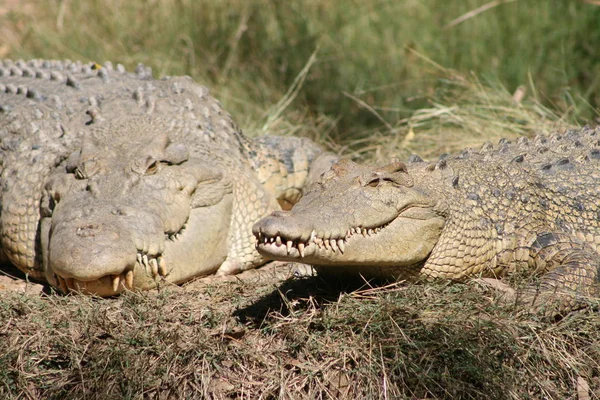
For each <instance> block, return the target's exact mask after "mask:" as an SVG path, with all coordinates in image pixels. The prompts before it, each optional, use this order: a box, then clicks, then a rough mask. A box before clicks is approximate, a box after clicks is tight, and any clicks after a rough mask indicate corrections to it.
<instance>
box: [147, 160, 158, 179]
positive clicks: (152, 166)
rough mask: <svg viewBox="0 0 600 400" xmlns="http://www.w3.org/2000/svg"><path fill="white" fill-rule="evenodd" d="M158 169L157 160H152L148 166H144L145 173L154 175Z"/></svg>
mask: <svg viewBox="0 0 600 400" xmlns="http://www.w3.org/2000/svg"><path fill="white" fill-rule="evenodd" d="M156 171H158V161H156V160H154V161H152V163H151V164H150V165H148V167H147V168H146V175H154V174H156Z"/></svg>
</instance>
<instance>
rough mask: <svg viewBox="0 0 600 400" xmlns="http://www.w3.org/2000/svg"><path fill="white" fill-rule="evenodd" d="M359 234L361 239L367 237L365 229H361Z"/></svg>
mask: <svg viewBox="0 0 600 400" xmlns="http://www.w3.org/2000/svg"><path fill="white" fill-rule="evenodd" d="M361 233H362V235H363V237H367V230H366V229H365V228H363V229H362V231H361Z"/></svg>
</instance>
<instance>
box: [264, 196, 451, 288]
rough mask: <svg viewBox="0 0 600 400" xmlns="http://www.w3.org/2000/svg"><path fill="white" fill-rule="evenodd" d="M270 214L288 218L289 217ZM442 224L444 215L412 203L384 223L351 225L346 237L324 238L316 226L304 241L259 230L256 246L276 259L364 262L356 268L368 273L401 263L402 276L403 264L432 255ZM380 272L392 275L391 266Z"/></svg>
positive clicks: (329, 263)
mask: <svg viewBox="0 0 600 400" xmlns="http://www.w3.org/2000/svg"><path fill="white" fill-rule="evenodd" d="M267 218H271V219H277V218H281V219H282V220H283V221H285V220H286V219H287V218H289V217H278V216H270V217H267ZM283 221H282V222H283ZM290 222H291V221H289V220H288V221H285V222H283V223H290ZM275 223H276V221H275ZM443 227H444V219H443V218H442V217H440V216H439V215H437V214H436V213H435V212H433V211H432V210H431V209H429V208H421V207H411V208H408V209H406V210H404V212H403V213H400V214H399V215H398V216H397V217H396V218H394V219H393V220H391V221H390V222H387V223H385V224H383V225H381V226H373V227H369V228H366V227H365V228H362V227H350V228H348V230H347V231H346V235H345V236H343V237H330V238H329V239H323V238H321V237H319V236H317V234H316V231H315V230H313V231H312V232H311V234H310V237H309V239H308V240H306V241H303V240H299V239H297V238H296V239H293V238H290V237H285V236H281V235H276V236H275V237H273V236H269V235H268V234H263V233H258V234H257V247H256V248H257V250H258V252H259V253H261V254H262V255H264V256H265V257H268V258H271V259H276V260H286V261H300V262H304V263H308V264H313V265H316V266H327V267H335V266H355V267H361V266H364V267H365V268H354V270H356V271H358V272H360V273H363V274H365V275H379V273H378V271H379V270H378V269H377V268H374V266H377V267H398V268H399V270H398V274H397V275H399V276H400V275H402V273H401V271H402V268H403V267H406V266H413V265H415V264H418V263H420V262H422V261H423V260H425V259H426V258H427V257H428V256H429V254H430V253H431V250H432V249H433V247H434V246H435V244H436V243H437V240H438V238H439V236H440V234H441V231H442V229H443ZM381 274H382V275H385V276H389V274H390V271H389V268H388V269H386V271H385V272H381Z"/></svg>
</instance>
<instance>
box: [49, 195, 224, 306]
mask: <svg viewBox="0 0 600 400" xmlns="http://www.w3.org/2000/svg"><path fill="white" fill-rule="evenodd" d="M231 197H232V196H231V195H227V196H225V198H224V199H223V200H222V201H221V202H219V203H217V204H216V205H214V206H210V207H201V208H196V209H192V210H191V212H190V215H189V218H188V220H187V223H186V225H185V229H182V230H181V231H180V232H179V233H178V234H176V235H167V237H166V238H165V246H164V251H163V253H162V254H160V255H151V254H147V253H143V252H140V251H139V250H138V253H137V256H136V262H134V263H132V264H131V265H124V266H123V269H122V271H121V273H119V274H108V275H104V276H101V277H99V278H95V279H88V280H82V279H81V277H80V278H79V279H77V278H75V277H64V276H60V274H58V273H57V272H56V271H53V270H52V268H50V267H49V266H48V264H50V263H49V261H48V260H47V258H48V252H47V248H48V241H49V238H48V237H47V232H49V229H50V226H49V222H50V221H49V218H46V219H44V220H42V229H41V239H42V240H41V241H42V243H41V245H42V250H43V253H44V254H43V257H44V259H45V261H44V264H45V271H46V280H47V281H48V282H49V283H50V284H51V285H52V286H54V287H56V288H58V289H59V290H60V291H61V292H63V293H69V292H75V293H83V294H91V295H96V296H101V297H110V296H115V295H118V294H119V293H122V292H124V291H126V290H148V289H153V288H155V287H156V286H157V285H158V284H160V283H161V282H162V283H167V282H168V283H174V284H177V283H181V282H185V281H187V280H190V279H192V278H194V277H198V276H205V275H210V274H212V273H214V272H215V271H216V270H217V269H218V267H219V266H220V265H221V263H223V261H224V260H225V257H226V255H227V234H228V232H227V230H224V229H222V227H223V226H224V225H225V223H226V221H227V222H228V219H227V218H228V216H229V215H230V213H231V202H232V198H231ZM133 251H135V249H133Z"/></svg>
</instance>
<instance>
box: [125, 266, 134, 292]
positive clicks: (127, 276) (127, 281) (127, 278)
mask: <svg viewBox="0 0 600 400" xmlns="http://www.w3.org/2000/svg"><path fill="white" fill-rule="evenodd" d="M125 284H126V285H127V288H128V289H133V270H132V269H130V270H129V271H127V273H126V274H125Z"/></svg>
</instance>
